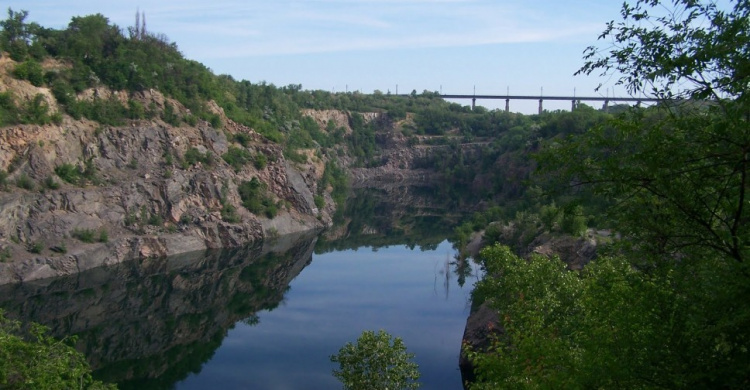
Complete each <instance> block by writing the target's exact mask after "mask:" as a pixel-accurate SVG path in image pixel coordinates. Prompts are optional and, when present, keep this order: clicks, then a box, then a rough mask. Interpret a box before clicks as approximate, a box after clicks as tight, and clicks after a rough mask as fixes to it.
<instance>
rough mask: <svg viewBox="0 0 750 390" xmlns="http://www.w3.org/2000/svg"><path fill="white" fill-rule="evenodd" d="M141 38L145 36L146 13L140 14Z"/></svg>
mask: <svg viewBox="0 0 750 390" xmlns="http://www.w3.org/2000/svg"><path fill="white" fill-rule="evenodd" d="M141 16H142V17H141V23H143V24H141V36H140V39H143V38H144V37H145V36H146V11H142V12H141Z"/></svg>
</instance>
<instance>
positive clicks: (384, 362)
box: [331, 330, 419, 390]
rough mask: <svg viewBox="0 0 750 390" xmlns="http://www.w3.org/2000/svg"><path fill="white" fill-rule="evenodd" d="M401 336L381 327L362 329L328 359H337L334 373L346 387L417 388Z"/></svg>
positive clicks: (410, 355)
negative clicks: (393, 336)
mask: <svg viewBox="0 0 750 390" xmlns="http://www.w3.org/2000/svg"><path fill="white" fill-rule="evenodd" d="M413 358H414V354H413V353H408V352H406V346H405V345H404V342H403V341H402V340H401V338H399V337H396V338H395V339H392V338H391V335H390V334H388V333H387V332H385V331H384V330H380V331H378V333H375V332H373V331H369V330H368V331H364V332H362V335H360V336H359V338H358V339H357V343H356V344H352V343H346V345H344V346H343V347H342V348H341V349H340V350H339V353H338V354H336V355H332V356H331V362H333V363H338V364H339V369H338V370H333V376H335V377H336V378H337V379H338V380H340V381H341V383H342V384H343V385H344V389H347V390H368V389H370V390H380V389H395V390H397V389H417V388H419V383H418V382H416V381H417V379H419V371H418V368H419V367H418V366H417V364H416V363H414V362H413V361H411V360H412V359H413Z"/></svg>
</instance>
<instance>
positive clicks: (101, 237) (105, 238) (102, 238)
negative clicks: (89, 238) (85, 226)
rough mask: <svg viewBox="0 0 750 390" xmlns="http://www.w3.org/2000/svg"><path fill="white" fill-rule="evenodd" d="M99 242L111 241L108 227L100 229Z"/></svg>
mask: <svg viewBox="0 0 750 390" xmlns="http://www.w3.org/2000/svg"><path fill="white" fill-rule="evenodd" d="M97 241H99V242H109V234H108V233H107V230H106V229H101V230H99V239H98V240H97Z"/></svg>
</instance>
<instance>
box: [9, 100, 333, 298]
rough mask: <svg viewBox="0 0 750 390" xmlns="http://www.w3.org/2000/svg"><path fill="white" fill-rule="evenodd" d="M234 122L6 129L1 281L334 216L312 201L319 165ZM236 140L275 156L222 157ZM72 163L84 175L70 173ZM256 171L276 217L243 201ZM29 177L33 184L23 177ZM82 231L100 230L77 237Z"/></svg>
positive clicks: (230, 243) (249, 238) (252, 237)
mask: <svg viewBox="0 0 750 390" xmlns="http://www.w3.org/2000/svg"><path fill="white" fill-rule="evenodd" d="M153 95H154V96H152V97H151V98H153V99H154V100H159V101H160V102H162V104H164V103H163V101H164V98H163V97H160V99H156V96H155V95H156V94H153ZM223 121H224V123H225V126H224V128H223V129H221V130H220V129H215V128H213V127H211V125H210V124H209V123H208V122H203V121H202V122H199V123H198V124H197V125H196V126H184V127H173V126H170V125H168V124H166V123H164V122H162V121H161V120H158V119H156V120H150V121H138V122H135V121H134V122H132V123H130V124H129V125H127V126H121V127H110V126H102V125H100V124H98V123H94V122H89V121H85V120H81V121H74V120H72V119H71V118H69V117H65V118H64V120H63V122H62V123H61V124H60V125H47V126H36V125H22V126H13V127H6V128H2V129H0V170H5V171H8V172H11V173H10V175H9V177H8V178H7V180H6V181H7V183H8V184H7V186H6V191H0V251H1V252H0V253H3V257H2V259H1V260H2V262H0V284H4V283H11V282H17V281H29V280H34V279H40V278H47V277H52V276H60V275H68V274H71V273H75V272H81V271H84V270H86V269H90V268H94V267H97V266H101V265H111V264H114V263H118V262H122V261H124V260H127V259H131V258H144V257H161V256H168V255H173V254H177V253H183V252H189V251H195V250H198V249H205V248H219V247H236V246H240V245H243V244H245V243H248V242H253V241H258V240H262V239H263V238H264V237H265V236H266V235H268V234H269V232H271V233H272V234H274V235H276V234H285V233H291V232H295V231H302V230H310V229H318V228H322V227H324V225H325V221H330V216H329V215H328V211H327V210H331V209H330V208H328V209H327V210H326V209H324V210H317V208H316V207H315V204H314V201H313V194H314V193H315V192H316V190H317V179H318V178H319V177H316V176H315V174H314V173H315V171H314V170H313V174H303V173H302V172H306V173H307V172H308V171H309V169H308V167H307V166H305V165H292V164H290V163H289V162H287V161H286V160H285V159H284V156H283V154H282V152H281V147H280V146H279V145H276V144H273V143H270V142H268V141H266V140H265V139H264V138H263V137H261V136H260V135H258V134H257V133H255V132H254V131H253V130H251V129H249V128H246V127H244V126H241V125H238V124H235V123H233V122H231V121H230V120H229V119H227V118H226V117H223ZM239 133H243V134H245V135H246V136H247V137H246V138H249V139H250V140H251V141H250V142H249V143H246V146H242V145H240V144H237V143H233V142H232V139H234V135H235V134H239ZM230 147H234V148H240V149H244V150H245V151H247V153H249V154H250V155H252V156H259V155H263V156H264V157H265V160H266V161H268V164H267V165H265V166H262V165H261V164H259V165H258V166H259V167H260V168H256V166H254V165H253V164H252V163H249V164H245V165H243V166H241V167H240V168H238V169H236V168H234V167H232V166H230V165H229V164H227V163H226V162H225V161H224V160H223V159H222V157H221V156H222V155H224V154H225V153H227V151H228V150H229V148H230ZM65 168H67V169H68V171H67V172H68V176H67V178H68V179H70V181H72V182H73V183H69V182H66V181H64V180H62V179H61V177H63V176H65V175H66V174H65V173H63V172H62V171H61V169H65ZM56 170H57V174H56ZM71 172H72V173H71ZM320 174H322V172H320ZM252 178H257V179H258V180H260V181H261V182H262V183H264V185H265V186H264V187H265V188H266V190H265V194H263V195H264V196H266V197H267V198H269V199H270V200H271V201H272V202H273V203H276V204H277V207H278V208H279V212H278V215H277V216H276V217H275V218H268V217H266V216H265V215H255V214H253V213H251V212H249V211H248V210H247V209H245V208H244V207H243V206H242V199H241V198H240V196H239V193H238V186H240V185H241V183H242V182H245V181H249V180H251V179H252ZM23 181H25V182H26V183H30V185H26V186H25V187H26V188H20V187H22V185H21V184H18V187H17V186H15V185H14V183H21V182H23ZM81 233H84V234H89V235H93V237H88V238H83V239H76V238H73V237H74V236H77V235H78V236H79V238H80V234H81ZM84 241H89V242H84ZM32 252H38V253H32Z"/></svg>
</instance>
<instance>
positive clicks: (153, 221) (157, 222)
mask: <svg viewBox="0 0 750 390" xmlns="http://www.w3.org/2000/svg"><path fill="white" fill-rule="evenodd" d="M148 224H149V225H152V226H162V225H163V224H164V219H162V217H161V215H159V214H151V216H150V217H149V218H148Z"/></svg>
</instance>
